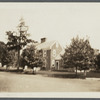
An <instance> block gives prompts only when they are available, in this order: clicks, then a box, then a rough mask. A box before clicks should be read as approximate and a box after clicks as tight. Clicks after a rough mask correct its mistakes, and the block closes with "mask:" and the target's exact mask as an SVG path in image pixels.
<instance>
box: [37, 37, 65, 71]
mask: <svg viewBox="0 0 100 100" xmlns="http://www.w3.org/2000/svg"><path fill="white" fill-rule="evenodd" d="M46 40H47V39H46V38H41V43H38V44H36V48H37V50H42V52H43V58H44V59H45V65H44V67H45V68H46V69H47V70H50V69H52V68H54V69H57V70H59V69H60V66H61V56H60V55H61V54H62V53H63V51H64V50H63V48H62V46H61V45H60V44H59V43H58V42H57V41H46Z"/></svg>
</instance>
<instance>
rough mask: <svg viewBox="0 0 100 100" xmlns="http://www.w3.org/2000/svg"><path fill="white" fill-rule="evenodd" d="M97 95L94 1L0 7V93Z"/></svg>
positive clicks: (99, 40)
mask: <svg viewBox="0 0 100 100" xmlns="http://www.w3.org/2000/svg"><path fill="white" fill-rule="evenodd" d="M19 92H20V93H26V92H27V93H37V94H38V93H44V92H46V93H49V92H51V93H53V92H57V93H59V92H61V93H63V92H68V93H69V92H78V93H80V92H88V93H89V92H97V93H99V92H100V3H66V2H65V3H61V2H60V3H57V2H56V3H53V2H52V3H47V2H42V3H40V2H39V3H35V2H32V3H28V2H27V3H24V2H22V3H0V93H19Z"/></svg>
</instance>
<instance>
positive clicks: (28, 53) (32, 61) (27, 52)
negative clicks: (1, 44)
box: [21, 45, 43, 68]
mask: <svg viewBox="0 0 100 100" xmlns="http://www.w3.org/2000/svg"><path fill="white" fill-rule="evenodd" d="M21 65H22V66H23V67H24V66H25V65H27V66H29V67H30V68H33V67H42V65H43V58H42V51H38V50H36V48H35V46H34V45H30V46H29V47H27V48H25V49H24V50H23V52H22V54H21Z"/></svg>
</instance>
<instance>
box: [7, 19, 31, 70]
mask: <svg viewBox="0 0 100 100" xmlns="http://www.w3.org/2000/svg"><path fill="white" fill-rule="evenodd" d="M17 28H18V32H14V31H13V32H12V31H7V32H6V33H7V35H8V42H7V47H8V50H16V52H18V65H17V69H19V66H20V61H19V60H20V50H21V49H22V48H23V47H24V46H25V45H27V43H30V42H33V41H32V40H31V39H28V36H29V34H28V33H27V31H28V26H26V25H25V22H24V20H23V19H22V18H21V20H20V23H19V25H18V27H17Z"/></svg>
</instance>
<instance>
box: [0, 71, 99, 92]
mask: <svg viewBox="0 0 100 100" xmlns="http://www.w3.org/2000/svg"><path fill="white" fill-rule="evenodd" d="M89 91H90V92H100V80H92V79H68V78H53V77H46V76H42V75H27V74H16V73H11V72H0V92H89Z"/></svg>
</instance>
